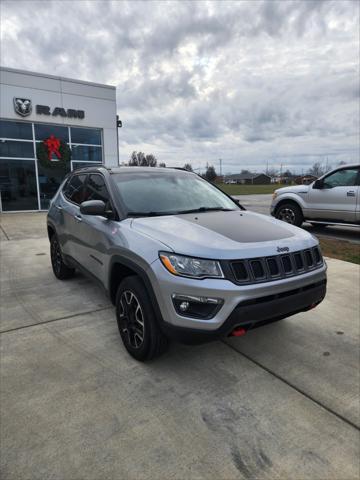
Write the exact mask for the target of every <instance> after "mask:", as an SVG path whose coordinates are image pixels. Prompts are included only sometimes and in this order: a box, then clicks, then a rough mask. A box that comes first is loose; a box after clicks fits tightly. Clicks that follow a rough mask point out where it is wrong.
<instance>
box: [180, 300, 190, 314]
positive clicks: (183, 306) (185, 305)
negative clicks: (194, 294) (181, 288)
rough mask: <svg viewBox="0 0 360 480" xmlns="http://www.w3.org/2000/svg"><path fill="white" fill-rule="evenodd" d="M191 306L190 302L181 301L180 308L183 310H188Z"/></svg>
mask: <svg viewBox="0 0 360 480" xmlns="http://www.w3.org/2000/svg"><path fill="white" fill-rule="evenodd" d="M189 307H190V303H189V302H181V303H180V305H179V308H180V310H181V311H182V312H186V310H187V309H188V308H189Z"/></svg>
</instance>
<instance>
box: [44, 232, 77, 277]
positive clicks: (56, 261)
mask: <svg viewBox="0 0 360 480" xmlns="http://www.w3.org/2000/svg"><path fill="white" fill-rule="evenodd" d="M50 258H51V266H52V269H53V272H54V275H55V277H56V278H58V279H59V280H67V279H68V278H71V277H72V276H74V273H75V269H74V268H70V267H68V266H67V265H65V263H64V259H63V255H62V252H61V247H60V243H59V239H58V237H57V235H56V234H54V235H53V236H52V237H51V240H50Z"/></svg>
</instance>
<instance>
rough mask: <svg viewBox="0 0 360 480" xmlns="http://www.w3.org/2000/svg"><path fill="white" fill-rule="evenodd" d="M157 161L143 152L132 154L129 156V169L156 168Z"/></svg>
mask: <svg viewBox="0 0 360 480" xmlns="http://www.w3.org/2000/svg"><path fill="white" fill-rule="evenodd" d="M156 165H157V160H156V157H155V156H154V155H152V154H150V155H145V153H143V152H133V153H132V154H131V156H130V161H129V166H130V167H156Z"/></svg>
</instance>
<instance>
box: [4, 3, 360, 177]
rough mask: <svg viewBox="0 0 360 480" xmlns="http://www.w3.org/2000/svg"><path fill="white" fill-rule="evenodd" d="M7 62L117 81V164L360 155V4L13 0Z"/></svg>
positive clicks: (286, 162)
mask: <svg viewBox="0 0 360 480" xmlns="http://www.w3.org/2000/svg"><path fill="white" fill-rule="evenodd" d="M0 13H1V16H0V21H1V64H2V65H4V66H8V67H14V68H21V69H27V70H34V71H39V72H44V73H50V74H55V75H62V76H68V77H72V78H79V79H83V80H89V81H95V82H101V83H108V84H111V85H116V87H117V107H118V114H119V116H120V118H121V119H122V121H123V125H124V126H123V128H122V129H121V130H120V161H125V160H127V159H128V158H129V156H130V153H131V152H132V151H133V150H142V151H144V152H145V153H154V154H155V155H156V156H157V158H158V159H159V161H164V162H166V164H167V165H174V166H175V165H176V166H182V165H183V164H184V163H185V162H191V163H192V165H193V167H198V168H204V166H205V165H206V163H207V162H208V163H210V164H214V165H215V167H216V168H217V169H218V166H219V159H220V158H221V159H222V161H223V172H233V173H235V172H238V171H240V170H241V169H243V168H251V169H253V170H256V171H261V170H264V169H266V165H267V164H268V165H269V168H270V167H275V168H280V165H281V164H282V168H283V169H286V168H290V169H293V170H295V171H297V172H301V171H302V170H304V171H306V169H307V168H308V167H309V166H310V165H311V164H312V163H314V162H315V161H320V162H323V163H324V164H325V162H326V161H328V163H329V164H331V165H333V166H336V164H337V163H339V162H340V161H346V162H354V161H358V159H359V135H358V133H359V3H358V2H357V1H347V0H344V1H343V0H334V1H322V0H301V1H290V0H280V1H275V0H265V1H257V0H250V1H241V0H239V1H236V2H233V1H224V0H223V1H221V2H219V3H217V2H211V1H209V2H207V1H198V2H196V1H189V2H186V1H181V2H176V1H170V2H166V1H159V2H151V1H146V2H140V1H130V2H125V1H114V2H108V1H105V0H104V1H99V2H96V1H84V0H82V1H74V0H72V1H66V0H62V1H53V2H52V1H38V2H34V1H30V0H27V1H26V0H25V1H17V0H13V1H2V2H1V12H0Z"/></svg>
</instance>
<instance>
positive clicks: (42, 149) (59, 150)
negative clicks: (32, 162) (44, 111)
mask: <svg viewBox="0 0 360 480" xmlns="http://www.w3.org/2000/svg"><path fill="white" fill-rule="evenodd" d="M36 154H37V155H36V156H37V159H38V160H39V162H40V164H41V165H42V166H43V167H44V168H48V167H53V166H66V164H67V163H68V162H70V160H71V150H70V148H69V145H68V144H67V143H66V142H64V141H63V140H60V139H59V138H56V137H55V136H54V135H50V137H49V138H47V139H46V140H44V141H43V142H40V143H38V145H37V149H36ZM53 155H55V156H56V157H57V158H58V160H56V161H54V159H53V158H52V157H53Z"/></svg>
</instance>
